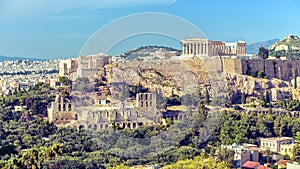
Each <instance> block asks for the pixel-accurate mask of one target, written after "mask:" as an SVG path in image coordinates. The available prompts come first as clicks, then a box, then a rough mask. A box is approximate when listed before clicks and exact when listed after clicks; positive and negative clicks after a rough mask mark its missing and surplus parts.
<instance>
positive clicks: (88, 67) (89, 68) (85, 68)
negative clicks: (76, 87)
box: [77, 54, 112, 77]
mask: <svg viewBox="0 0 300 169" xmlns="http://www.w3.org/2000/svg"><path fill="white" fill-rule="evenodd" d="M111 62H112V61H111V57H108V56H106V55H104V54H96V55H89V56H85V57H83V56H81V57H79V58H78V69H77V77H90V76H93V75H95V74H96V73H97V72H98V71H99V69H100V68H102V67H104V66H105V65H107V64H110V63H111Z"/></svg>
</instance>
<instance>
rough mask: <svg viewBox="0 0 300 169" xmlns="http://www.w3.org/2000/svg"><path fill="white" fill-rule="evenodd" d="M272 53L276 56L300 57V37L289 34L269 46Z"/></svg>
mask: <svg viewBox="0 0 300 169" xmlns="http://www.w3.org/2000/svg"><path fill="white" fill-rule="evenodd" d="M269 50H270V55H271V56H276V57H287V58H300V38H299V37H298V36H296V35H288V36H287V37H285V38H284V39H282V40H280V41H278V42H276V43H274V44H273V45H272V46H270V47H269Z"/></svg>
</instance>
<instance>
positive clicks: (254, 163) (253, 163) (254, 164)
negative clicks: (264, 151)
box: [243, 161, 260, 168]
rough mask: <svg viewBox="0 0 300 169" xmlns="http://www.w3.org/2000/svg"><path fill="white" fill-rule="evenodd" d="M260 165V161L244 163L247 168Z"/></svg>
mask: <svg viewBox="0 0 300 169" xmlns="http://www.w3.org/2000/svg"><path fill="white" fill-rule="evenodd" d="M259 165H260V164H259V162H254V161H247V162H245V163H244V164H243V167H245V168H256V167H257V166H259Z"/></svg>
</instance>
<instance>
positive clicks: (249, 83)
mask: <svg viewBox="0 0 300 169" xmlns="http://www.w3.org/2000/svg"><path fill="white" fill-rule="evenodd" d="M224 76H225V79H226V86H227V88H229V89H230V90H228V91H227V97H228V98H229V100H230V101H232V102H233V103H235V102H236V101H237V100H238V98H239V97H241V94H242V93H245V94H246V95H247V96H253V97H259V96H260V94H261V93H265V91H267V90H269V91H270V92H272V99H273V100H278V99H281V98H287V97H289V96H290V92H289V91H290V89H291V87H292V86H291V83H290V82H286V81H283V80H279V79H275V78H273V79H263V78H255V77H251V76H247V75H240V74H235V73H227V74H225V75H224ZM237 103H238V101H237Z"/></svg>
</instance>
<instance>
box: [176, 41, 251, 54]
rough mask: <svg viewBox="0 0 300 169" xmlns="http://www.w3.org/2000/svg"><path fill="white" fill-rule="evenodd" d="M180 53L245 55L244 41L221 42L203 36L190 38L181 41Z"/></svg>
mask: <svg viewBox="0 0 300 169" xmlns="http://www.w3.org/2000/svg"><path fill="white" fill-rule="evenodd" d="M181 46H182V55H196V56H219V55H235V56H245V55H246V42H244V41H238V42H230V43H228V42H222V41H212V40H209V39H204V38H190V39H186V40H182V41H181Z"/></svg>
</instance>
